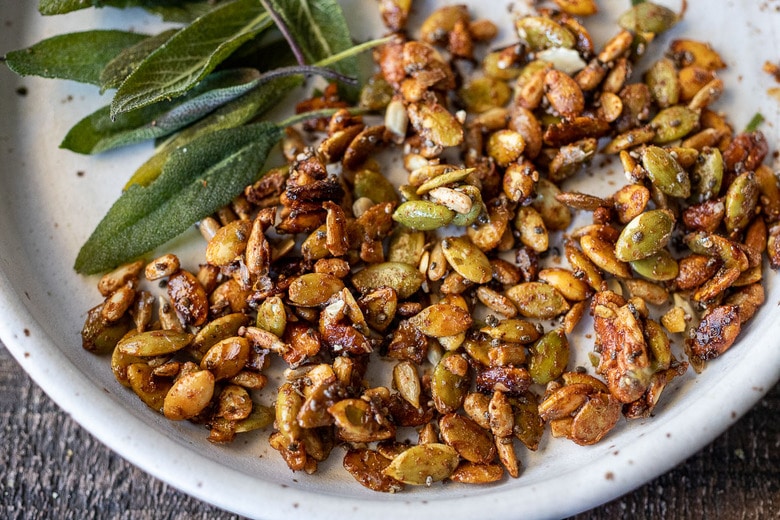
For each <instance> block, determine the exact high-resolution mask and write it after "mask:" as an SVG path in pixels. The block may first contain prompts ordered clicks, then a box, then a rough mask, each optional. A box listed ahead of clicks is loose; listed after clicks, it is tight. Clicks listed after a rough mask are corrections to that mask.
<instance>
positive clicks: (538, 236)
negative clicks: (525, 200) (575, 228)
mask: <svg viewBox="0 0 780 520" xmlns="http://www.w3.org/2000/svg"><path fill="white" fill-rule="evenodd" d="M514 224H515V229H517V231H518V232H519V233H520V241H521V242H522V243H523V244H524V245H526V246H528V247H530V248H531V249H533V250H534V251H536V252H537V253H542V252H544V251H547V248H548V247H549V243H550V239H549V236H548V234H547V227H546V226H545V225H544V220H543V219H542V216H541V215H540V214H539V212H538V211H536V209H534V208H533V206H522V207H520V208H518V209H517V215H516V217H515V222H514Z"/></svg>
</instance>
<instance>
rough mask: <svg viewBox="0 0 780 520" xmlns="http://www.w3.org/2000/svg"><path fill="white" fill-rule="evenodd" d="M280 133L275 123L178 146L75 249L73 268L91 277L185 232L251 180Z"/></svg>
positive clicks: (130, 189) (132, 188) (211, 134)
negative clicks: (149, 179) (144, 184)
mask: <svg viewBox="0 0 780 520" xmlns="http://www.w3.org/2000/svg"><path fill="white" fill-rule="evenodd" d="M283 134H284V131H283V130H282V128H281V127H280V126H277V125H275V124H273V123H267V122H263V123H256V124H253V125H247V126H242V127H240V128H231V129H228V130H222V131H219V132H213V133H210V134H207V135H205V136H202V137H200V138H198V139H196V140H194V141H192V142H191V143H190V145H188V146H184V147H181V148H178V149H177V150H176V151H175V152H174V153H173V154H171V156H170V159H169V160H168V162H166V164H165V168H164V169H163V172H162V174H161V175H160V176H159V177H158V178H157V179H156V180H155V181H154V182H153V183H152V184H150V185H149V186H147V187H142V186H139V185H133V186H131V187H130V188H129V189H127V190H126V191H125V192H124V193H123V194H122V196H121V197H120V198H119V199H118V200H117V201H116V202H115V203H114V205H113V206H112V207H111V209H110V210H109V211H108V213H107V214H106V216H105V217H104V218H103V220H102V221H101V222H100V224H98V226H97V228H96V229H95V231H94V232H93V233H92V235H91V236H90V237H89V239H88V240H87V242H86V243H85V244H84V246H83V247H82V248H81V250H80V251H79V254H78V257H77V258H76V262H75V266H74V267H75V269H76V271H77V272H79V273H85V274H94V273H99V272H102V271H106V270H108V269H111V268H113V267H115V266H117V265H119V264H122V263H124V262H127V261H129V260H132V259H134V258H137V257H138V256H140V255H143V254H144V253H146V252H148V251H151V250H152V249H154V248H155V247H157V246H160V245H162V244H164V243H165V242H167V241H168V240H171V239H172V238H175V237H176V236H178V235H179V234H181V233H183V232H184V231H185V230H186V229H187V228H188V227H189V226H191V225H192V224H194V223H195V222H197V221H198V220H200V219H202V218H204V217H206V216H208V215H210V214H211V213H213V212H214V211H216V210H217V209H218V208H220V207H222V206H224V205H225V204H227V203H229V202H230V201H231V200H232V199H233V198H234V197H235V196H236V195H238V194H239V193H241V191H242V190H243V189H244V187H245V186H247V185H248V184H251V183H253V182H255V181H256V180H257V179H258V178H259V177H260V175H261V168H262V167H263V164H264V163H265V161H266V159H267V157H268V154H269V152H270V150H271V148H273V146H275V145H276V143H278V142H279V140H281V138H282V136H283Z"/></svg>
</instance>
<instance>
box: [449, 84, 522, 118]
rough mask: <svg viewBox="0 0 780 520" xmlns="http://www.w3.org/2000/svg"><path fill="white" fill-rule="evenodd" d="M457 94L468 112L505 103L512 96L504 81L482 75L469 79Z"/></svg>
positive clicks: (476, 112) (478, 112) (483, 110)
mask: <svg viewBox="0 0 780 520" xmlns="http://www.w3.org/2000/svg"><path fill="white" fill-rule="evenodd" d="M458 95H459V96H460V99H461V100H462V101H463V104H464V105H466V109H467V110H468V111H469V112H470V113H474V114H481V113H482V112H487V111H488V110H490V109H491V108H497V107H502V106H504V105H506V104H507V102H508V101H509V99H510V98H511V97H512V90H511V89H510V88H509V85H507V84H506V82H505V81H502V80H500V79H497V78H494V77H491V76H482V77H480V78H475V79H473V80H471V81H469V82H468V83H467V84H466V85H465V86H464V87H463V88H461V89H460V91H459V92H458Z"/></svg>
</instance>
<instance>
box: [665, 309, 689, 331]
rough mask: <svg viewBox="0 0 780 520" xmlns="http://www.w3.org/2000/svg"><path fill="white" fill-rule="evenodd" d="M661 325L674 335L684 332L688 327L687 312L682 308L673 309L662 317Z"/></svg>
mask: <svg viewBox="0 0 780 520" xmlns="http://www.w3.org/2000/svg"><path fill="white" fill-rule="evenodd" d="M661 324H662V325H663V326H664V327H665V328H666V330H668V331H669V332H671V333H673V334H674V333H679V332H684V331H685V328H686V326H687V323H686V320H685V311H684V310H683V309H682V307H672V308H671V309H669V310H668V311H667V312H666V313H665V314H664V315H663V316H661Z"/></svg>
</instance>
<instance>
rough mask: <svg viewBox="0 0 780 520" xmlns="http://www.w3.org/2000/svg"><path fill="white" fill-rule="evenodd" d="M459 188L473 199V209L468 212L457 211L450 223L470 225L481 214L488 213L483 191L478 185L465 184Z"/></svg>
mask: <svg viewBox="0 0 780 520" xmlns="http://www.w3.org/2000/svg"><path fill="white" fill-rule="evenodd" d="M457 189H458V190H459V191H461V192H463V193H465V194H466V195H468V196H469V198H470V199H471V209H470V210H469V212H468V213H455V217H454V218H453V219H452V222H450V224H452V225H453V226H459V227H468V226H470V225H472V224H474V223H475V222H476V221H477V219H478V218H479V216H480V215H482V214H483V213H487V208H485V203H484V202H482V192H480V191H479V188H477V187H476V186H472V185H471V184H464V185H463V186H460V187H458V188H457Z"/></svg>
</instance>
